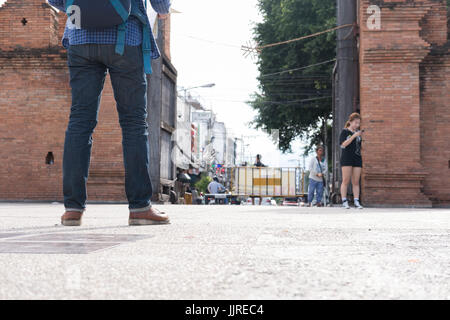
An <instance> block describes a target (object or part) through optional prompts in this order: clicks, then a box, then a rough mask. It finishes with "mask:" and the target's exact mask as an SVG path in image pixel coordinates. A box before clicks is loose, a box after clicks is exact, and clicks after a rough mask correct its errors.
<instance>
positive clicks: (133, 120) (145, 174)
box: [105, 46, 152, 212]
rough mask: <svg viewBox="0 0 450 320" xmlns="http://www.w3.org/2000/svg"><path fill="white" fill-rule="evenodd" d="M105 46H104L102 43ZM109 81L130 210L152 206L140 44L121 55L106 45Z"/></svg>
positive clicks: (129, 47)
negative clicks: (118, 124)
mask: <svg viewBox="0 0 450 320" xmlns="http://www.w3.org/2000/svg"><path fill="white" fill-rule="evenodd" d="M105 50H106V47H105ZM108 50H109V51H110V59H109V61H108V68H109V73H110V76H111V83H112V86H113V90H114V97H115V99H116V103H117V104H116V105H117V112H118V114H119V123H120V126H121V128H122V147H123V159H124V167H125V193H126V195H127V199H128V204H129V209H130V211H132V212H136V211H143V210H146V209H148V208H150V207H151V197H152V184H151V180H150V173H149V147H150V146H149V141H148V122H147V116H148V113H147V78H146V75H145V73H144V66H143V57H142V48H141V46H126V47H125V52H124V54H123V56H120V55H117V54H116V53H115V52H114V47H110V48H109V49H108Z"/></svg>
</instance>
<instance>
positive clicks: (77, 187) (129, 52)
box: [63, 44, 152, 212]
mask: <svg viewBox="0 0 450 320" xmlns="http://www.w3.org/2000/svg"><path fill="white" fill-rule="evenodd" d="M68 66H69V72H70V86H71V88H72V106H71V109H70V118H69V123H68V126H67V130H66V134H65V143H64V157H63V193H64V206H65V208H66V210H75V211H81V212H83V211H84V210H85V208H86V200H87V190H86V183H87V179H88V175H89V164H90V157H91V148H92V144H93V139H92V134H93V132H94V128H95V127H96V125H97V121H98V111H99V104H100V97H101V93H102V90H103V85H104V82H105V77H106V74H107V71H109V74H110V77H111V83H112V87H113V90H114V97H115V100H116V108H117V112H118V114H119V124H120V127H121V129H122V148H123V160H124V166H125V192H126V196H127V199H128V202H129V209H130V211H143V210H145V209H148V208H149V207H150V206H151V202H150V198H151V196H152V185H151V181H150V176H149V142H148V124H147V78H146V76H145V74H144V67H143V58H142V48H141V46H126V47H125V52H124V54H123V55H122V56H121V55H118V54H116V53H115V46H114V45H102V44H83V45H73V46H70V47H69V49H68Z"/></svg>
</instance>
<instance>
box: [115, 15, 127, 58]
mask: <svg viewBox="0 0 450 320" xmlns="http://www.w3.org/2000/svg"><path fill="white" fill-rule="evenodd" d="M126 31H127V22H126V21H125V22H124V23H122V24H119V25H118V26H117V41H116V53H117V54H120V55H123V53H124V51H125V36H126Z"/></svg>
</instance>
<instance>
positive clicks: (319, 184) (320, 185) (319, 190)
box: [317, 182, 323, 203]
mask: <svg viewBox="0 0 450 320" xmlns="http://www.w3.org/2000/svg"><path fill="white" fill-rule="evenodd" d="M322 197H323V182H317V203H322V200H323V199H322Z"/></svg>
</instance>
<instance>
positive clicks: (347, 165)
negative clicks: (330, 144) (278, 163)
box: [339, 113, 363, 209]
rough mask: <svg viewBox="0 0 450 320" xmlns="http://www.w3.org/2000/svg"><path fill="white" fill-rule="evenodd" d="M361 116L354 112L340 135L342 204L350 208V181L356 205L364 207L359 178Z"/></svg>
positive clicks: (360, 168) (359, 207)
mask: <svg viewBox="0 0 450 320" xmlns="http://www.w3.org/2000/svg"><path fill="white" fill-rule="evenodd" d="M360 125H361V116H360V115H359V113H352V114H351V115H350V117H349V119H348V121H347V123H346V124H345V128H344V129H343V130H342V132H341V135H340V137H339V144H340V146H341V150H342V154H341V168H342V184H341V196H342V205H343V207H344V208H346V209H350V206H349V205H348V200H347V189H348V185H349V184H350V181H351V183H352V187H353V196H354V203H355V207H356V208H358V209H363V207H362V206H361V204H360V203H359V189H360V188H359V180H360V178H361V170H362V157H361V141H362V138H361V130H360V129H359V128H360Z"/></svg>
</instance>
